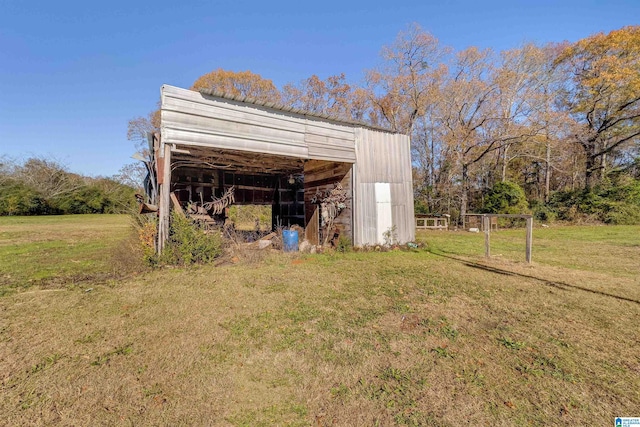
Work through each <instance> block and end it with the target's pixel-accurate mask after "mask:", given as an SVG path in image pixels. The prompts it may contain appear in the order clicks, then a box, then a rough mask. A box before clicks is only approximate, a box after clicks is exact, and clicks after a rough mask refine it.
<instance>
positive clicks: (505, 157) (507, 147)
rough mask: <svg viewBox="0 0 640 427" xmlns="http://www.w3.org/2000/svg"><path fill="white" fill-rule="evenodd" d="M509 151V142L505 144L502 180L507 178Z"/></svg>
mask: <svg viewBox="0 0 640 427" xmlns="http://www.w3.org/2000/svg"><path fill="white" fill-rule="evenodd" d="M508 152H509V144H505V146H504V149H503V151H502V179H501V181H502V182H505V181H506V180H507V163H508V162H507V153H508Z"/></svg>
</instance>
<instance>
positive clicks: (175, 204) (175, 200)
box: [171, 192, 186, 218]
mask: <svg viewBox="0 0 640 427" xmlns="http://www.w3.org/2000/svg"><path fill="white" fill-rule="evenodd" d="M171 203H172V204H173V209H174V210H175V211H176V212H177V213H178V215H180V216H181V217H183V218H185V217H186V215H185V213H184V210H182V206H180V202H179V201H178V198H177V197H176V194H175V193H173V192H171Z"/></svg>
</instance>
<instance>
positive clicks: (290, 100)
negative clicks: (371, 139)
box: [282, 73, 369, 121]
mask: <svg viewBox="0 0 640 427" xmlns="http://www.w3.org/2000/svg"><path fill="white" fill-rule="evenodd" d="M368 98H369V96H368V93H367V92H366V91H365V90H364V89H362V88H353V87H352V86H351V85H349V84H348V83H347V82H346V78H345V75H344V73H341V74H338V75H335V76H329V77H327V79H326V80H321V79H320V78H319V77H318V76H316V75H315V74H314V75H312V76H311V77H309V78H308V79H305V80H303V81H302V82H301V83H300V84H298V85H294V84H291V83H288V84H286V85H285V86H284V87H283V89H282V101H283V103H284V104H285V105H287V106H291V107H295V108H299V109H301V110H304V111H309V112H312V113H316V114H324V115H328V116H332V117H335V118H337V119H341V120H358V121H363V120H365V116H366V114H367V111H368V109H369V103H368V102H367V101H368Z"/></svg>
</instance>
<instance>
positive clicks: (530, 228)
mask: <svg viewBox="0 0 640 427" xmlns="http://www.w3.org/2000/svg"><path fill="white" fill-rule="evenodd" d="M532 245H533V217H529V218H527V255H526V256H527V262H528V263H529V264H531V247H532Z"/></svg>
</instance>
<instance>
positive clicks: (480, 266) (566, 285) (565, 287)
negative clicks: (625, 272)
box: [429, 251, 640, 305]
mask: <svg viewBox="0 0 640 427" xmlns="http://www.w3.org/2000/svg"><path fill="white" fill-rule="evenodd" d="M429 253H431V254H433V255H437V256H440V257H443V258H449V259H452V260H454V261H458V262H460V263H461V264H464V265H465V266H467V267H471V268H477V269H479V270H484V271H488V272H490V273H495V274H501V275H503V276H515V277H524V278H527V279H533V280H537V281H538V282H541V283H544V284H545V285H547V286H551V287H553V288H556V289H560V290H562V291H569V290H572V289H577V290H580V291H584V292H589V293H592V294H596V295H602V296H605V297H610V298H615V299H617V300H620V301H628V302H632V303H635V304H639V305H640V301H638V300H636V299H633V298H627V297H623V296H620V295H614V294H608V293H606V292H602V291H596V290H595V289H589V288H585V287H584V286H578V285H572V284H570V283H565V282H557V281H553V280H547V279H543V278H542V277H537V276H532V275H530V274H522V273H516V272H515V271H509V270H503V269H501V268H497V267H492V266H489V265H485V264H480V263H477V262H472V261H469V260H466V259H462V258H458V257H455V256H453V255H449V254H447V253H445V252H442V251H429Z"/></svg>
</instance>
